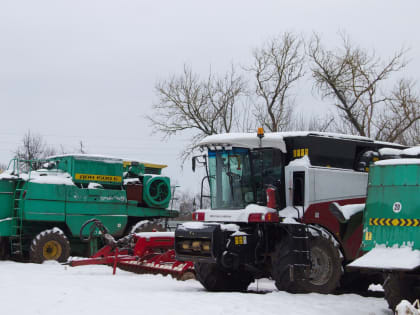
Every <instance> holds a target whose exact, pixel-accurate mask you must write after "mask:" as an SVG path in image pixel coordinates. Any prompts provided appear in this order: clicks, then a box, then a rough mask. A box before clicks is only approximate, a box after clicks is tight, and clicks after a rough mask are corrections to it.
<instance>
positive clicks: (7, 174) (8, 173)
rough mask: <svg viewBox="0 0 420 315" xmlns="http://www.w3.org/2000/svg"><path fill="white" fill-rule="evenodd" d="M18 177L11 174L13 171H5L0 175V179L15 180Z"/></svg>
mask: <svg viewBox="0 0 420 315" xmlns="http://www.w3.org/2000/svg"><path fill="white" fill-rule="evenodd" d="M16 178H18V176H16V175H15V174H13V170H5V171H4V172H3V173H1V174H0V179H16Z"/></svg>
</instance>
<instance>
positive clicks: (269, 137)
mask: <svg viewBox="0 0 420 315" xmlns="http://www.w3.org/2000/svg"><path fill="white" fill-rule="evenodd" d="M308 135H314V136H321V137H329V138H337V139H349V140H361V141H370V142H373V140H372V139H370V138H367V137H362V136H353V135H345V134H340V133H332V132H316V131H290V132H270V133H266V134H265V135H264V138H262V144H263V146H264V147H273V148H278V149H280V150H281V151H283V152H286V144H285V142H284V138H290V137H304V136H308ZM218 145H220V146H223V145H225V146H233V147H245V148H250V149H253V148H258V147H259V146H260V139H259V138H258V137H257V134H256V133H223V134H217V135H211V136H208V137H206V138H204V139H203V140H201V141H200V142H199V143H198V146H218Z"/></svg>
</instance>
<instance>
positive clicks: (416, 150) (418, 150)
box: [402, 145, 420, 156]
mask: <svg viewBox="0 0 420 315" xmlns="http://www.w3.org/2000/svg"><path fill="white" fill-rule="evenodd" d="M402 154H403V155H412V156H416V155H420V145H417V146H415V147H412V148H408V149H404V150H402Z"/></svg>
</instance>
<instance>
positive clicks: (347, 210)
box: [334, 202, 365, 220]
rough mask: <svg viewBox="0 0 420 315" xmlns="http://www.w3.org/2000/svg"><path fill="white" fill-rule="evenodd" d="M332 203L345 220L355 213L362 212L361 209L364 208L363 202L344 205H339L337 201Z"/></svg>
mask: <svg viewBox="0 0 420 315" xmlns="http://www.w3.org/2000/svg"><path fill="white" fill-rule="evenodd" d="M334 204H335V206H336V207H337V208H338V209H339V210H340V211H341V213H342V214H343V216H344V218H345V219H346V220H349V219H350V217H351V216H353V215H355V214H356V213H359V212H363V210H364V209H365V204H364V203H356V204H352V205H345V206H340V205H339V204H338V203H337V202H334Z"/></svg>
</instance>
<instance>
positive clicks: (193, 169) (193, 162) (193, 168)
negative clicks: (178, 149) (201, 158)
mask: <svg viewBox="0 0 420 315" xmlns="http://www.w3.org/2000/svg"><path fill="white" fill-rule="evenodd" d="M195 159H196V156H193V158H192V171H193V172H195Z"/></svg>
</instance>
